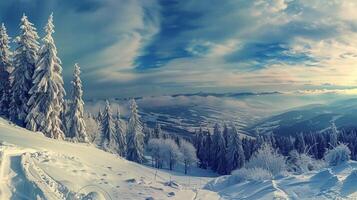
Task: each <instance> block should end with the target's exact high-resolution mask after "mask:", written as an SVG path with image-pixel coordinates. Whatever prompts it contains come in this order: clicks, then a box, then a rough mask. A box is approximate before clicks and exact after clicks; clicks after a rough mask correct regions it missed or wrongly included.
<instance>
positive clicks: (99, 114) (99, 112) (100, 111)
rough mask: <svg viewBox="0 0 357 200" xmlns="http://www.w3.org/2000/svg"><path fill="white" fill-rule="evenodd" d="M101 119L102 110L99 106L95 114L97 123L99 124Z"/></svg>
mask: <svg viewBox="0 0 357 200" xmlns="http://www.w3.org/2000/svg"><path fill="white" fill-rule="evenodd" d="M102 120H103V112H102V109H101V108H99V111H98V115H97V121H98V123H99V124H101V123H102Z"/></svg>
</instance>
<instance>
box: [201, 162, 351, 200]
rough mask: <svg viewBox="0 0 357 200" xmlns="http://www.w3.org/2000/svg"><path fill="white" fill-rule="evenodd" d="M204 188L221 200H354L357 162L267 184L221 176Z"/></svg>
mask: <svg viewBox="0 0 357 200" xmlns="http://www.w3.org/2000/svg"><path fill="white" fill-rule="evenodd" d="M205 188H206V189H210V190H212V191H215V192H217V193H218V195H219V196H220V197H221V198H222V199H252V200H253V199H261V200H263V199H264V200H265V199H293V200H300V199H314V200H315V199H326V200H327V199H357V162H355V161H350V162H348V163H345V164H341V165H339V166H336V167H331V168H324V169H321V170H318V171H314V172H309V173H305V174H302V175H290V176H287V177H281V178H277V179H275V180H266V181H241V180H239V179H238V178H237V177H235V176H234V175H232V176H222V177H219V178H217V179H215V180H213V181H211V182H210V183H208V184H207V185H206V186H205Z"/></svg>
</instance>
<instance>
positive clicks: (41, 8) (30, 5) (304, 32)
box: [0, 0, 357, 98]
mask: <svg viewBox="0 0 357 200" xmlns="http://www.w3.org/2000/svg"><path fill="white" fill-rule="evenodd" d="M356 10H357V2H356V1H354V0H331V1H326V0H314V1H311V0H251V1H250V0H211V1H205V0H192V1H180V0H75V1H74V0H46V1H44V0H3V1H0V21H1V22H4V23H5V25H6V27H7V28H8V32H9V35H10V36H11V37H15V36H16V35H17V34H18V24H19V21H20V18H21V16H22V14H23V13H26V15H28V17H29V19H30V21H32V22H33V23H34V24H35V26H36V27H37V28H38V31H39V34H40V36H43V31H42V30H43V26H44V25H45V22H46V20H47V17H48V15H49V14H50V13H51V12H53V13H54V22H55V26H56V29H55V30H56V33H55V34H54V37H55V39H56V44H57V48H58V52H59V56H60V58H61V59H62V61H63V68H64V79H65V82H66V85H67V86H68V83H69V81H70V80H71V73H72V70H73V65H74V63H76V62H78V63H79V65H80V66H81V68H82V71H83V73H82V79H83V83H84V87H85V88H84V89H85V95H86V97H87V98H91V97H98V98H102V97H127V96H146V95H159V94H170V93H182V92H198V91H209V92H225V91H273V90H274V91H276V90H278V91H280V90H288V91H289V90H304V89H321V88H330V89H336V88H351V87H355V86H356V85H357V68H356V67H357V13H356V12H355V11H356Z"/></svg>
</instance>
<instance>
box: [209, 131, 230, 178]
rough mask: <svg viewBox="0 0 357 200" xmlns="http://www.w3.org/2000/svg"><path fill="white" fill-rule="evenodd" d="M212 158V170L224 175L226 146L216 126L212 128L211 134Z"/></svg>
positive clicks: (225, 171)
mask: <svg viewBox="0 0 357 200" xmlns="http://www.w3.org/2000/svg"><path fill="white" fill-rule="evenodd" d="M212 149H213V157H214V163H213V165H212V169H213V170H215V171H216V172H218V173H219V174H226V173H227V170H226V164H227V163H226V153H227V151H226V144H225V140H224V137H223V134H222V130H221V128H220V126H219V125H218V124H216V125H215V127H214V132H213V148H212Z"/></svg>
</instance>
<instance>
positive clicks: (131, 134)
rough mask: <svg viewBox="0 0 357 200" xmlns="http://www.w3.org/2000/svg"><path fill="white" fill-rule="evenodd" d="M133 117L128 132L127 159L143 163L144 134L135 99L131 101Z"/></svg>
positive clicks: (130, 119) (131, 116)
mask: <svg viewBox="0 0 357 200" xmlns="http://www.w3.org/2000/svg"><path fill="white" fill-rule="evenodd" d="M130 108H131V115H130V118H129V125H128V130H127V135H126V137H127V153H126V158H127V159H128V160H131V161H135V162H138V163H143V162H144V161H145V158H144V134H143V126H142V125H141V122H140V119H139V117H140V116H139V114H138V106H137V104H136V102H135V100H134V99H132V100H131V106H130Z"/></svg>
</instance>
